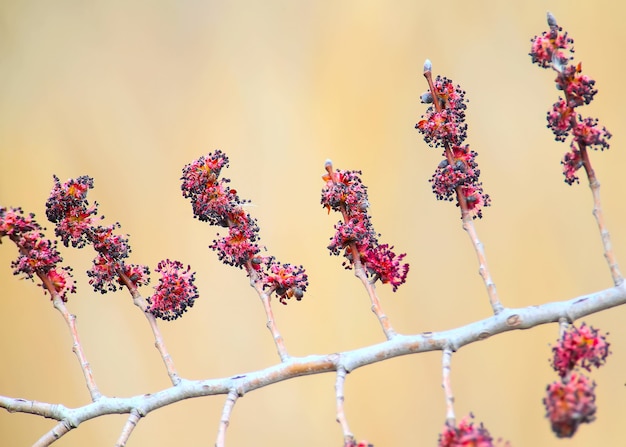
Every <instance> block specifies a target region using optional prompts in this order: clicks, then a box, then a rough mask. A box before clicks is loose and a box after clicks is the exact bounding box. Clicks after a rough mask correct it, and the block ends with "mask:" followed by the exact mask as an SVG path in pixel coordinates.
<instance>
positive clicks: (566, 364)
mask: <svg viewBox="0 0 626 447" xmlns="http://www.w3.org/2000/svg"><path fill="white" fill-rule="evenodd" d="M552 351H553V353H554V357H553V359H552V367H553V368H554V370H555V371H556V372H557V373H558V374H559V376H561V377H565V376H566V375H567V374H568V373H569V372H570V371H572V370H574V368H576V367H581V368H584V369H586V370H587V371H591V367H592V366H595V367H596V368H599V367H600V366H602V365H604V363H605V362H606V358H607V356H608V355H609V354H610V351H609V343H608V342H607V341H606V336H604V335H602V334H600V333H599V331H598V330H597V329H594V328H593V327H591V326H587V325H586V324H585V323H582V324H581V325H580V327H578V328H577V327H576V326H571V327H570V329H569V330H568V331H566V332H565V333H563V336H562V337H561V339H560V340H559V343H558V344H557V345H556V346H555V347H553V348H552Z"/></svg>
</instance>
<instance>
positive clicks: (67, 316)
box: [37, 272, 102, 402]
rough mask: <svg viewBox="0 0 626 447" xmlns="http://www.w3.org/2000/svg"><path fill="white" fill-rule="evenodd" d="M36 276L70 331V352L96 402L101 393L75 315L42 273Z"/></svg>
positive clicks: (92, 398)
mask: <svg viewBox="0 0 626 447" xmlns="http://www.w3.org/2000/svg"><path fill="white" fill-rule="evenodd" d="M37 276H38V277H39V279H41V281H42V283H43V285H44V286H45V288H46V289H47V290H48V292H50V295H51V296H52V305H53V306H54V308H55V309H56V310H58V311H59V312H60V313H61V315H63V319H64V320H65V323H66V324H67V327H68V328H69V329H70V334H71V336H72V341H73V343H72V351H73V352H74V354H76V357H77V358H78V362H79V363H80V369H81V370H82V371H83V376H85V383H86V384H87V389H88V390H89V394H90V395H91V400H92V401H93V402H95V401H97V400H98V399H100V398H101V397H102V393H101V392H100V390H99V389H98V386H97V385H96V381H95V379H94V377H93V371H92V370H91V365H90V364H89V362H88V361H87V357H86V356H85V352H84V351H83V345H82V344H81V342H80V338H79V336H78V329H77V327H76V315H73V314H71V313H69V311H68V310H67V307H66V306H65V302H63V298H61V297H60V296H59V294H58V293H57V291H56V289H55V287H54V285H53V284H52V282H51V281H50V278H48V275H46V274H45V273H44V272H37Z"/></svg>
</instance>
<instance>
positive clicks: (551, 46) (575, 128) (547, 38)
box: [529, 13, 611, 185]
mask: <svg viewBox="0 0 626 447" xmlns="http://www.w3.org/2000/svg"><path fill="white" fill-rule="evenodd" d="M548 26H549V27H550V30H549V31H544V32H543V33H542V34H541V36H535V38H534V39H532V46H531V50H530V53H529V54H530V56H531V58H532V62H533V63H535V64H537V65H539V66H540V67H541V68H552V69H553V70H554V71H556V73H557V76H556V79H555V83H556V87H557V89H558V90H560V91H562V92H563V95H564V96H565V98H560V97H559V99H558V100H557V102H556V103H554V105H553V106H552V109H551V110H550V111H549V112H548V115H547V120H548V128H549V129H550V130H552V132H553V133H554V136H555V139H556V140H557V141H562V142H564V141H566V140H567V138H568V137H569V136H570V134H571V135H572V141H571V143H570V152H567V153H566V154H565V156H564V157H563V160H562V161H561V164H562V165H563V175H564V176H565V182H566V183H567V184H569V185H571V184H573V183H578V182H579V178H578V176H577V175H576V172H577V171H578V169H580V168H581V167H583V166H584V165H585V160H586V159H587V154H586V149H587V148H591V149H596V150H597V149H600V150H604V149H608V148H609V142H608V140H609V139H610V138H611V133H610V132H609V131H608V130H606V128H605V127H600V126H599V124H598V120H597V119H595V118H589V117H588V118H583V117H582V116H581V115H580V114H578V113H576V111H575V109H576V108H578V107H580V106H582V105H586V104H589V103H590V102H591V101H592V100H593V98H594V96H595V95H596V93H598V91H597V90H596V89H595V88H594V86H595V81H594V80H593V79H591V78H589V77H588V76H587V75H583V74H582V64H581V63H578V64H576V65H573V64H571V61H572V59H573V56H572V54H573V53H574V47H573V44H574V41H573V40H572V39H571V38H570V37H568V36H567V32H563V28H562V27H560V26H558V25H557V23H556V19H555V18H554V16H553V15H552V14H550V13H548ZM586 169H588V168H586Z"/></svg>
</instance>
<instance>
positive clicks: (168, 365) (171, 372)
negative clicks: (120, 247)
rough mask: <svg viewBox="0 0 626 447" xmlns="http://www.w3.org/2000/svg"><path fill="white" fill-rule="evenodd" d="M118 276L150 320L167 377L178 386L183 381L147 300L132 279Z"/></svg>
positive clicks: (135, 302)
mask: <svg viewBox="0 0 626 447" xmlns="http://www.w3.org/2000/svg"><path fill="white" fill-rule="evenodd" d="M118 274H119V276H120V278H121V279H122V282H123V283H124V285H125V286H126V288H127V289H128V291H129V292H130V294H131V296H132V297H133V303H134V304H135V306H137V307H138V308H139V309H141V310H142V312H143V315H144V316H145V317H146V320H148V324H149V325H150V329H152V334H153V335H154V346H155V347H156V348H157V350H158V351H159V354H161V358H162V359H163V363H164V364H165V369H167V375H168V376H169V377H170V380H171V382H172V385H174V386H176V385H178V384H179V383H180V381H181V379H180V376H179V375H178V373H177V372H176V367H175V366H174V360H173V359H172V356H171V355H170V354H169V352H168V351H167V347H166V346H165V342H164V341H163V336H162V335H161V330H160V329H159V326H158V324H157V321H156V318H155V317H154V315H152V314H151V313H150V312H148V311H147V309H148V303H147V302H146V300H145V298H144V297H142V296H141V294H140V293H139V291H138V290H137V287H135V285H134V284H133V283H132V281H131V280H130V278H128V276H126V275H125V274H124V273H123V272H121V271H118Z"/></svg>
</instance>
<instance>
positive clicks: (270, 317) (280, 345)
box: [246, 263, 289, 362]
mask: <svg viewBox="0 0 626 447" xmlns="http://www.w3.org/2000/svg"><path fill="white" fill-rule="evenodd" d="M248 264H249V263H248ZM246 270H247V271H248V276H249V277H250V286H252V288H253V289H254V290H256V293H257V294H258V295H259V298H261V302H262V303H263V309H265V315H266V317H267V324H266V326H267V328H268V329H269V331H270V332H271V334H272V338H273V340H274V344H275V345H276V350H277V351H278V355H279V356H280V360H281V361H283V362H284V361H286V360H287V359H289V353H288V352H287V348H286V347H285V340H284V339H283V336H282V335H280V332H279V331H278V326H276V320H275V319H274V312H273V311H272V303H271V302H270V299H271V298H270V295H269V294H268V293H267V292H266V291H265V290H263V284H262V282H261V281H259V278H258V275H257V273H256V271H255V270H254V269H253V268H252V267H251V266H250V265H246Z"/></svg>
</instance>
